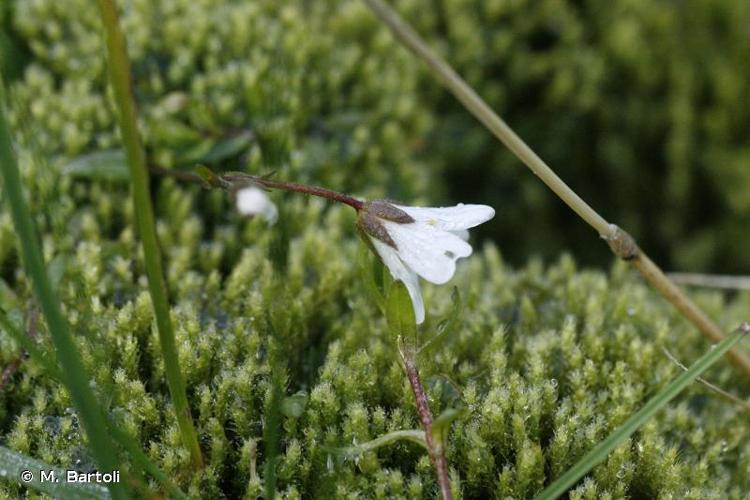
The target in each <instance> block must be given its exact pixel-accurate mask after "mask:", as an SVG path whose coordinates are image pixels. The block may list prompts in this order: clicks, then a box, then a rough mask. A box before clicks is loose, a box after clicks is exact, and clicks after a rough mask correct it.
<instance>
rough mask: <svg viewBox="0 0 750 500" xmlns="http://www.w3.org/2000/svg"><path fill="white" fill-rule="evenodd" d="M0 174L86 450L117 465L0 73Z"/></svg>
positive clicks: (115, 491) (114, 488)
mask: <svg viewBox="0 0 750 500" xmlns="http://www.w3.org/2000/svg"><path fill="white" fill-rule="evenodd" d="M0 172H1V173H2V178H3V189H4V192H5V197H6V198H7V200H8V204H9V205H10V211H11V216H12V219H13V225H14V226H15V229H16V233H17V234H18V239H19V241H20V250H21V252H20V253H21V258H22V260H23V264H24V268H25V269H26V272H27V273H28V275H29V278H30V280H31V285H32V288H33V290H34V294H35V295H36V298H37V300H38V301H39V305H40V306H41V309H42V313H43V314H44V317H45V319H46V321H47V327H48V328H49V332H50V335H51V336H52V342H53V344H54V346H55V351H56V353H57V357H58V359H59V362H60V365H61V366H62V372H63V373H62V374H63V382H64V383H65V386H66V387H67V389H68V391H69V393H70V397H71V399H72V400H73V404H74V405H75V407H76V409H77V410H78V415H79V417H80V419H81V422H82V423H83V428H84V430H85V431H86V436H87V437H88V440H89V443H90V449H91V452H92V453H93V455H94V458H95V459H96V462H97V464H98V465H99V468H100V470H101V471H102V472H108V471H112V470H115V469H119V468H120V467H119V460H118V457H117V454H116V452H115V447H114V446H113V443H112V441H111V439H110V436H109V433H108V432H107V424H106V420H105V418H104V414H103V412H102V409H101V407H100V406H99V402H98V401H97V400H96V397H95V396H94V393H93V391H92V390H91V388H90V386H89V380H90V379H89V377H88V375H87V374H86V371H85V369H84V366H83V360H82V359H81V355H80V354H79V353H78V350H77V349H76V346H75V342H74V341H73V337H72V336H71V334H70V331H69V329H68V322H67V321H66V320H65V317H64V316H63V314H62V309H61V308H60V303H59V302H58V300H57V297H56V295H55V291H54V290H53V288H52V284H51V283H50V280H49V277H48V276H47V270H46V268H45V266H44V260H43V258H42V252H41V249H40V247H39V242H38V239H37V232H36V227H35V225H34V220H33V219H32V218H31V213H30V212H29V207H28V205H27V204H26V200H24V197H23V186H22V185H21V176H20V174H19V171H18V164H17V163H16V158H15V155H14V153H13V148H12V145H11V135H10V127H9V125H8V119H7V115H6V111H5V85H4V84H3V81H2V77H1V76H0ZM109 486H110V489H111V492H112V496H113V497H115V498H124V497H125V491H124V487H123V486H122V485H120V484H114V483H112V484H110V485H109Z"/></svg>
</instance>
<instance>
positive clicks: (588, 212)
mask: <svg viewBox="0 0 750 500" xmlns="http://www.w3.org/2000/svg"><path fill="white" fill-rule="evenodd" d="M364 2H365V3H366V4H367V6H368V7H369V8H370V9H371V10H372V11H373V12H374V13H375V14H376V15H377V16H378V17H379V18H380V20H381V21H382V22H383V23H384V24H386V25H387V26H388V27H389V28H390V30H391V32H392V33H393V35H394V36H395V37H396V39H397V40H398V41H399V42H401V43H402V44H403V45H404V46H405V47H407V48H408V49H409V50H411V51H412V52H413V53H414V54H415V55H416V56H417V57H418V58H420V59H421V60H422V61H423V62H424V63H425V64H427V66H428V68H429V70H430V72H431V73H432V75H433V76H435V77H436V78H437V79H438V80H440V81H441V82H442V83H443V85H445V86H446V87H447V88H448V90H450V91H451V92H452V93H453V95H454V96H455V97H456V98H457V99H458V100H459V101H460V102H461V103H462V104H463V105H464V107H466V109H468V110H469V111H470V112H471V113H472V114H473V115H474V116H475V117H476V118H477V119H478V120H479V121H480V122H482V124H484V126H485V127H487V129H488V130H489V131H490V132H492V133H493V134H494V135H495V137H497V138H498V139H499V140H500V142H502V143H503V144H505V146H507V147H508V149H510V150H511V151H512V152H513V153H514V154H515V155H516V156H518V158H519V159H520V160H521V161H522V162H523V163H524V164H525V165H526V166H527V167H528V168H529V169H530V170H531V171H532V172H533V173H534V174H535V175H536V176H538V177H539V179H540V180H541V181H542V182H544V183H545V184H546V185H547V186H548V187H549V188H550V189H551V190H552V191H553V192H554V193H555V194H556V195H557V196H558V197H559V198H560V199H561V200H562V201H563V202H565V204H566V205H568V206H569V207H570V208H571V209H573V211H574V212H575V213H577V214H578V215H579V216H580V217H581V218H582V219H583V220H584V221H586V223H588V224H589V225H590V226H591V227H593V228H594V229H595V230H596V231H597V232H598V233H599V235H600V236H601V238H603V239H604V240H606V241H607V242H608V243H609V244H610V248H612V249H613V251H614V253H615V255H617V256H618V257H621V258H623V259H625V260H629V261H630V262H631V264H633V266H634V267H635V268H636V269H638V271H640V273H641V275H643V277H644V278H645V279H646V280H647V281H648V282H650V283H651V285H652V286H653V287H654V288H656V289H657V290H659V291H660V292H661V293H662V295H664V297H665V298H666V299H667V300H668V301H669V302H671V303H672V305H673V306H675V307H676V308H677V309H678V310H679V311H680V312H681V313H682V314H683V315H684V316H685V317H686V318H687V319H688V320H690V321H691V322H692V323H693V325H695V326H696V327H697V328H698V329H699V330H700V331H701V333H703V335H704V336H705V337H707V338H708V339H710V340H711V341H712V342H717V341H718V340H721V339H722V338H724V336H723V334H722V332H721V329H720V328H719V327H718V326H717V325H716V323H714V322H713V321H711V319H709V318H708V316H706V314H705V313H703V311H701V309H700V308H699V307H698V306H697V305H696V304H695V303H694V302H693V301H692V300H690V298H689V297H688V296H687V295H685V294H684V293H683V292H682V291H681V290H680V289H679V288H677V287H676V286H675V284H674V283H672V282H671V281H670V280H669V278H667V277H666V275H665V274H664V273H663V272H662V271H661V269H659V267H658V266H656V264H654V263H653V262H652V261H651V260H650V259H649V258H648V256H647V255H646V254H644V253H643V252H642V251H641V250H640V249H638V256H637V258H633V257H626V256H625V255H623V254H622V253H618V252H617V251H615V245H613V242H615V243H616V242H617V241H618V240H627V242H629V243H632V244H633V245H634V246H635V247H636V248H637V245H635V242H634V241H633V239H632V237H630V235H628V234H627V233H626V232H625V231H623V230H622V229H620V228H619V227H617V226H616V225H614V224H610V223H609V222H607V221H606V220H605V219H604V218H603V217H602V216H601V215H599V214H598V213H597V212H596V211H595V210H594V209H593V208H591V207H590V206H589V205H588V204H587V203H586V202H585V201H583V199H581V197H580V196H578V195H577V194H576V193H575V191H573V190H572V189H571V188H570V187H569V186H568V185H567V184H565V182H563V180H562V179H560V177H558V176H557V174H555V172H554V171H553V170H552V169H551V168H550V167H549V166H548V165H547V164H546V163H545V162H544V161H543V160H542V159H541V158H540V157H539V156H538V155H537V154H536V153H534V151H533V150H532V149H531V148H530V147H529V146H528V145H527V144H526V143H525V142H524V141H523V139H521V138H520V137H519V136H518V135H517V134H516V133H515V132H514V131H513V129H511V128H510V127H509V126H508V124H506V123H505V122H504V121H503V120H502V119H501V118H500V117H499V116H498V115H497V114H496V113H495V112H494V111H493V110H492V108H490V107H489V106H488V105H487V103H486V102H484V100H483V99H482V98H481V97H479V95H477V93H476V92H474V90H473V89H472V88H471V87H470V86H469V85H468V84H467V83H466V82H465V81H464V80H463V79H462V78H461V76H459V75H458V73H456V71H455V70H454V69H453V68H452V67H451V66H450V65H449V64H448V63H447V62H445V61H444V60H443V59H441V58H440V57H438V56H437V55H436V54H435V53H434V52H433V51H432V50H431V49H430V48H429V47H428V46H427V44H426V43H425V42H424V41H423V40H422V39H421V38H420V37H419V35H418V34H417V33H416V32H415V31H414V30H413V29H412V28H411V26H409V25H408V24H407V23H406V22H404V21H403V20H402V19H401V18H400V17H399V15H398V14H397V13H396V12H395V11H394V10H393V9H391V8H390V7H389V6H388V5H386V4H385V3H384V2H382V1H381V0H364ZM727 356H728V357H729V359H730V361H731V362H732V364H733V365H734V366H735V367H737V368H739V369H741V370H742V371H743V372H745V374H746V375H750V359H748V358H747V357H746V356H745V355H744V354H741V353H740V352H738V351H736V350H734V349H732V350H730V351H728V352H727Z"/></svg>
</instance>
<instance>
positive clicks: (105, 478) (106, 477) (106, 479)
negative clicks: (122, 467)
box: [65, 470, 120, 483]
mask: <svg viewBox="0 0 750 500" xmlns="http://www.w3.org/2000/svg"><path fill="white" fill-rule="evenodd" d="M65 479H66V481H67V482H68V483H119V482H120V471H119V470H116V471H112V472H104V473H102V472H76V471H74V470H69V471H67V472H66V477H65Z"/></svg>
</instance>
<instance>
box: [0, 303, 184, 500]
mask: <svg viewBox="0 0 750 500" xmlns="http://www.w3.org/2000/svg"><path fill="white" fill-rule="evenodd" d="M0 328H2V330H4V331H5V332H6V333H7V334H8V335H9V336H10V337H11V338H13V340H15V341H16V342H17V343H18V345H19V346H21V348H22V349H24V350H25V351H26V352H27V353H29V356H30V357H31V359H33V360H34V361H36V362H38V363H40V364H41V365H42V366H43V367H44V369H45V370H46V372H47V374H48V375H49V376H51V377H52V378H54V379H56V380H58V381H60V382H62V373H61V372H60V369H59V368H58V367H57V365H56V364H55V363H54V362H53V361H52V360H51V359H50V358H49V356H48V355H47V353H46V352H45V351H43V350H41V349H40V348H39V347H38V346H37V345H36V342H34V341H33V340H32V339H30V338H29V337H28V335H26V334H25V333H24V332H22V331H21V330H20V329H19V328H18V327H16V325H14V324H13V322H12V321H11V320H10V318H8V315H7V314H5V311H3V310H2V309H1V308H0ZM109 430H110V432H111V433H112V437H113V438H114V439H115V441H117V443H118V444H119V445H120V446H122V447H123V448H124V449H125V451H127V452H128V453H129V454H130V458H131V460H132V461H133V463H134V464H135V465H136V466H138V467H139V468H140V469H141V470H142V471H145V472H147V473H149V474H151V476H152V477H153V478H154V479H156V481H157V482H158V483H159V484H161V485H162V486H163V487H164V490H166V491H167V493H169V495H170V498H177V499H184V498H187V496H186V495H185V493H183V492H182V491H181V490H180V489H179V488H178V487H177V486H176V485H175V484H174V483H173V482H172V480H171V479H169V477H167V475H166V474H164V472H162V470H161V469H159V467H158V466H157V465H156V464H154V463H153V462H152V461H151V460H150V459H149V458H148V456H146V454H145V453H143V451H142V450H141V449H140V448H139V447H138V443H137V442H136V441H135V440H134V439H133V438H132V437H131V436H130V435H128V434H127V432H125V431H124V430H122V429H120V428H119V427H117V426H115V425H112V424H110V425H109ZM0 466H2V461H1V458H0ZM12 477H15V478H18V476H17V475H16V476H12Z"/></svg>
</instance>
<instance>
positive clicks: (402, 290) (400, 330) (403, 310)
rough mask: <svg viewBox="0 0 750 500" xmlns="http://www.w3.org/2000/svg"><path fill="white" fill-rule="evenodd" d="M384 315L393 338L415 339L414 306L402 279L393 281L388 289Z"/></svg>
mask: <svg viewBox="0 0 750 500" xmlns="http://www.w3.org/2000/svg"><path fill="white" fill-rule="evenodd" d="M385 316H386V319H387V321H388V329H389V330H390V331H391V335H392V336H393V338H394V339H398V338H401V339H404V340H407V341H409V342H413V341H415V340H416V337H417V321H416V319H415V317H414V306H412V302H411V297H409V292H408V291H407V290H406V285H404V283H403V282H402V281H394V282H393V284H392V285H391V288H390V290H389V291H388V299H387V301H386V304H385Z"/></svg>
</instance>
